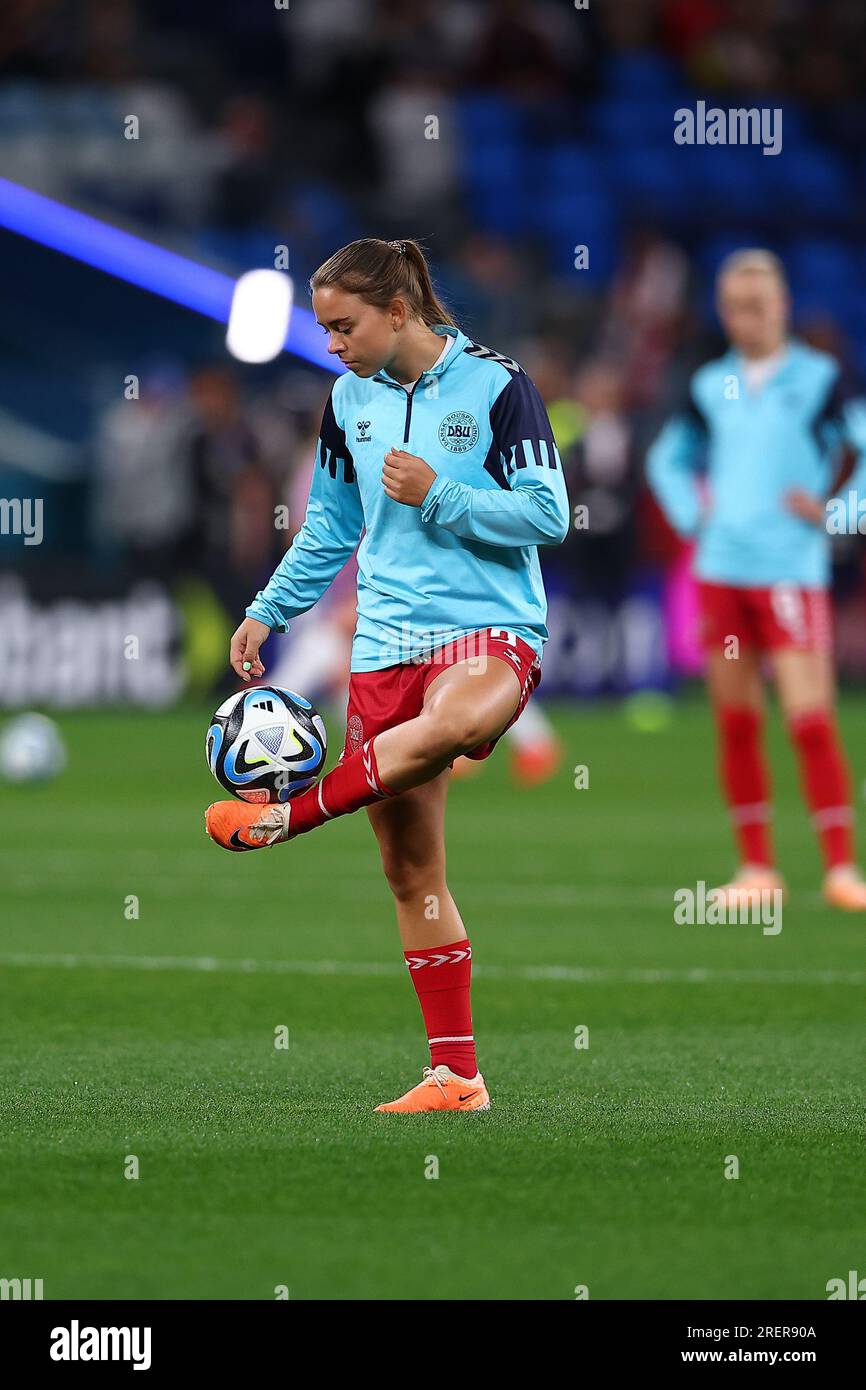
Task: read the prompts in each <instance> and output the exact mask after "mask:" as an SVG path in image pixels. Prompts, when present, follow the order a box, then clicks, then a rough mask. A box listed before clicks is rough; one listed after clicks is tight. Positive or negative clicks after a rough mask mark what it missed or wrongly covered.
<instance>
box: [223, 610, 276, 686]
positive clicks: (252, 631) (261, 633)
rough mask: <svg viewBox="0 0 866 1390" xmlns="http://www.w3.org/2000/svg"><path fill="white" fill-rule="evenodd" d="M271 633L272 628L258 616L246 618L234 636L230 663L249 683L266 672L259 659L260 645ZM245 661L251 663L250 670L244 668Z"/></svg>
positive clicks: (230, 651)
mask: <svg viewBox="0 0 866 1390" xmlns="http://www.w3.org/2000/svg"><path fill="white" fill-rule="evenodd" d="M270 635H271V629H270V628H269V627H268V626H267V624H266V623H260V622H259V621H258V619H257V618H244V620H243V622H242V623H241V625H240V627H239V628H238V630H237V632H236V633H235V634H234V636H233V637H232V641H231V647H230V648H229V664H230V665H231V668H232V670H233V671H236V672H237V674H238V675H239V676H240V678H241V680H242V681H247V682H248V683H249V681H251V680H258V679H259V677H260V676H263V675H264V674H265V668H264V666H263V665H262V663H261V661H260V660H259V647H260V646H261V645H262V643H263V642H264V640H265V638H267V637H270ZM245 661H246V662H247V663H248V664H249V670H248V671H245V670H244V662H245Z"/></svg>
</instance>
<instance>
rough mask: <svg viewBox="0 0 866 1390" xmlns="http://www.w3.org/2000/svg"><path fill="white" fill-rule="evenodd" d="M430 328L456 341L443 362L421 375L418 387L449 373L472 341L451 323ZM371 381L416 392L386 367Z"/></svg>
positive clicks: (438, 324) (443, 336) (436, 324)
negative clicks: (449, 369)
mask: <svg viewBox="0 0 866 1390" xmlns="http://www.w3.org/2000/svg"><path fill="white" fill-rule="evenodd" d="M430 328H431V331H432V332H433V333H438V334H439V337H440V338H447V337H449V336H452V337H454V339H455V341H454V342H453V343H452V344H451V347H450V349H449V350H448V352H446V354H445V356H444V357H443V359H442V361H441V362H437V363H436V365H435V367H428V369H427V371H426V372H422V373H421V375H420V377H419V378H418V380H417V382H416V383H415V385H417V386H422V385H423V384H424V383H425V382H426V381H428V380H429V379H430V378H431V377H439V376H442V374H443V372H447V370H448V368H449V367H450V366H452V365H453V363H454V362H456V360H457V359H458V357H459V356H460V354H461V352H462V351H463V349H464V348H465V347H467V346H468V344H469V341H470V340H469V338H467V336H466V334H465V333H461V331H460V329H459V328H455V327H454V325H453V324H450V323H434V324H431V325H430ZM371 380H372V381H381V382H382V383H383V385H385V386H396V387H398V388H399V389H400V390H401V391H406V392H407V393H411V392H412V391H413V390H414V387H409V386H406V385H405V384H404V382H402V381H395V380H394V378H393V377H392V376H391V374H390V373H389V372H386V371H385V369H384V367H383V368H382V370H381V371H379V372H377V373H376V375H375V376H374V377H371Z"/></svg>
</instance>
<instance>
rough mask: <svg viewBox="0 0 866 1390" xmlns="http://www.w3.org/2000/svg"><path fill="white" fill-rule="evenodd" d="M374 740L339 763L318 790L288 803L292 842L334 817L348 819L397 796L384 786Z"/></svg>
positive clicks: (319, 785) (305, 793) (316, 788)
mask: <svg viewBox="0 0 866 1390" xmlns="http://www.w3.org/2000/svg"><path fill="white" fill-rule="evenodd" d="M373 742H374V740H373V739H368V740H367V742H366V743H365V744H363V746H362V747H361V748H359V749H358V751H357V753H353V754H352V755H351V757H348V758H345V759H344V760H343V762H341V763H338V764H337V766H336V767H335V768H333V769H332V771H331V772H329V773H328V774H327V776H325V777H323V778H322V780H321V782H318V783H317V784H316V786H315V787H311V788H310V790H309V791H306V792H301V795H300V796H296V797H294V798H293V799H292V801H291V802H290V803H289V805H290V806H291V815H290V817H289V839H290V840H291V839H293V838H294V836H295V835H303V834H304V833H305V832H306V831H307V830H314V829H315V828H316V826H317V825H324V823H325V821H326V820H333V819H334V817H335V816H347V815H349V814H350V812H352V811H357V810H359V809H360V807H361V806H370V805H371V804H372V803H373V802H374V801H381V800H382V798H383V797H386V796H397V795H398V793H397V792H394V791H391V790H390V788H388V787H385V786H383V785H382V782H381V779H380V777H379V769H378V767H377V766H376V754H375V753H374V752H373Z"/></svg>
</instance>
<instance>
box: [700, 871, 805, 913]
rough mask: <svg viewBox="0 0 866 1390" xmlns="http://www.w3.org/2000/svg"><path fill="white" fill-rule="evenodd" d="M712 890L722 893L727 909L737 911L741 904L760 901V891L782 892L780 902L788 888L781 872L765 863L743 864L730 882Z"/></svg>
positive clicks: (784, 898) (784, 897)
mask: <svg viewBox="0 0 866 1390" xmlns="http://www.w3.org/2000/svg"><path fill="white" fill-rule="evenodd" d="M712 891H713V892H714V893H719V894H721V895H723V897H722V902H723V903H724V906H725V908H726V909H728V910H729V911H737V910H738V909H739V907H740V905H741V904H742V905H743V906H745V907H748V906H749V905H750V904H751V903H753V902H755V901H757V902H758V903H760V901H761V898H760V895H761V893H762V892H763V893H768V892H769V893H774V892H776V891H779V892H781V894H782V902H785V901H786V899H787V897H788V890H787V888H786V887H785V881H784V879H783V878H782V876H781V874H779V873H777V872H776V870H775V869H771V868H770V867H769V866H768V865H766V864H743V865H742V866H741V867H740V868H739V869H738V870H737V872H736V873H735V874H734V877H733V878H732V879H731V881H730V883H723V884H722V885H721V887H720V888H714V889H713V890H712ZM708 896H709V893H708Z"/></svg>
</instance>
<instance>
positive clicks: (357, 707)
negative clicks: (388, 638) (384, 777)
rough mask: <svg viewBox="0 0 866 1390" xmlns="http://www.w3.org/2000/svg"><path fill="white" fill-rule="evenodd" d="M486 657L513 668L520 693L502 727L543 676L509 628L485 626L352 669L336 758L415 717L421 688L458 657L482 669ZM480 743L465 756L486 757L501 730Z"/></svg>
mask: <svg viewBox="0 0 866 1390" xmlns="http://www.w3.org/2000/svg"><path fill="white" fill-rule="evenodd" d="M488 657H495V658H496V659H497V661H504V662H505V663H506V665H508V666H510V667H512V669H513V670H514V671H516V672H517V677H518V679H519V681H520V699H519V701H518V704H517V709H516V710H515V711H514V714H513V715H512V717H511V718H510V719H509V721H508V723H507V724H506V726H505V729H510V728H511V725H512V724H513V723H515V721H516V720H517V719H519V717H520V715H521V714H522V713H523V710H524V709H525V707H526V703H527V701H528V700H529V697H530V695H531V694H532V692H533V690H535V689H536V688H537V686H538V684H539V682H540V680H541V662H540V661H539V659H538V657H537V656H536V654H535V652H534V651H533V650H532V648H531V647H530V646H529V645H528V644H527V643H526V642H523V641H522V640H521V639H520V638H519V637H517V636H515V634H514V633H513V632H508V631H506V629H505V628H501V627H488V628H484V629H482V630H481V631H479V632H472V633H469V635H468V636H466V637H459V638H455V640H454V641H453V642H450V643H448V644H447V645H446V646H443V647H438V648H436V649H435V650H433V651H431V652H428V653H426V654H425V657H424V658H420V657H419V658H418V660H417V661H404V662H400V663H398V665H396V666H386V667H384V669H383V670H381V671H353V672H352V674H351V676H350V677H349V704H348V707H347V709H346V741H345V744H344V745H343V751H342V753H341V754H340V761H342V759H343V758H345V757H347V756H348V754H350V753H355V752H357V750H358V749H359V748H360V747H361V744H362V743H365V742H366V740H367V739H368V738H374V737H375V736H376V734H381V733H383V732H384V730H385V729H393V728H394V726H395V725H396V724H403V723H405V721H406V720H407V719H415V718H416V717H417V716H418V715H419V714H420V713H421V710H422V707H423V705H424V694H425V692H426V690H427V687H428V685H429V684H430V682H431V681H434V680H435V679H436V677H437V676H441V674H442V672H443V671H446V670H447V669H448V667H449V666H454V665H455V664H456V663H457V662H458V661H470V662H472V663H473V665H474V667H475V669H477V670H478V671H483V670H484V669H485V663H486V660H487V658H488ZM505 729H503V730H502V733H500V734H497V736H496V738H494V739H490V740H489V741H488V742H487V743H481V744H479V746H478V747H477V748H473V749H472V752H471V753H467V755H466V756H467V757H468V758H475V759H480V758H489V756H490V754H491V753H492V752H493V749H494V748H495V746H496V744H497V743H498V742H499V740H500V738H501V737H502V734H504V733H505Z"/></svg>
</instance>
